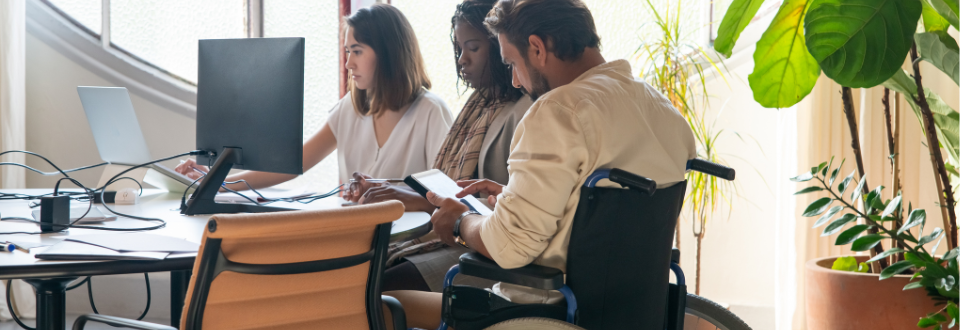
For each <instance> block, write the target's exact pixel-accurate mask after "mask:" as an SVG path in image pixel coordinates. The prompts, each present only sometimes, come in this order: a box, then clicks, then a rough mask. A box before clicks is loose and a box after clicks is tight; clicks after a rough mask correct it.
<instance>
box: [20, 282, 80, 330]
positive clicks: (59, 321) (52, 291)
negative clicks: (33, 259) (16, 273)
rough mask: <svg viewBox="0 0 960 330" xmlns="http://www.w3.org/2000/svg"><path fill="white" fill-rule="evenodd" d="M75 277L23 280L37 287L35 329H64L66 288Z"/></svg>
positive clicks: (65, 320)
mask: <svg viewBox="0 0 960 330" xmlns="http://www.w3.org/2000/svg"><path fill="white" fill-rule="evenodd" d="M75 279H77V278H76V277H59V278H45V279H27V280H23V281H24V282H27V283H28V284H30V285H32V286H33V287H34V288H35V289H37V330H64V329H66V324H67V300H66V288H67V285H68V284H70V282H73V280H75Z"/></svg>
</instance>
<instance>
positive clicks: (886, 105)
mask: <svg viewBox="0 0 960 330" xmlns="http://www.w3.org/2000/svg"><path fill="white" fill-rule="evenodd" d="M880 102H881V103H883V117H884V119H886V120H885V123H886V126H887V150H888V153H887V155H888V156H887V159H889V160H890V172H891V174H892V176H893V177H894V179H893V185H892V188H893V189H892V191H893V192H892V193H891V197H890V198H894V197H896V196H897V192H898V190H899V189H897V187H896V181H897V180H896V178H895V177H896V175H897V174H896V164H895V161H894V155H896V153H897V151H896V142H895V141H896V139H895V138H894V136H893V122H892V120H891V116H890V89H889V88H884V89H883V98H882V99H880ZM893 228H900V224H899V223H897V222H894V226H893ZM895 242H896V241H894V242H892V243H894V244H890V245H892V246H897V244H896V243H895ZM895 262H897V255H892V256H890V263H891V264H892V263H895Z"/></svg>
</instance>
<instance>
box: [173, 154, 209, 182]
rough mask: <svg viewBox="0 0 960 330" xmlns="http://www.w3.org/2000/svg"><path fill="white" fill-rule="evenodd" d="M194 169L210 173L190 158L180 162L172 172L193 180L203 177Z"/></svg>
mask: <svg viewBox="0 0 960 330" xmlns="http://www.w3.org/2000/svg"><path fill="white" fill-rule="evenodd" d="M194 169H198V170H201V171H204V172H209V171H210V169H209V168H207V167H206V166H203V165H199V164H197V161H196V160H193V159H192V158H191V159H187V160H185V161H181V162H180V165H177V167H176V168H174V169H173V170H174V171H176V172H177V173H180V174H183V175H185V176H187V177H188V178H191V179H193V180H196V179H199V178H200V177H201V176H203V174H200V172H197V171H196V170H194Z"/></svg>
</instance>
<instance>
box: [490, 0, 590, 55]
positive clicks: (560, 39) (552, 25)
mask: <svg viewBox="0 0 960 330" xmlns="http://www.w3.org/2000/svg"><path fill="white" fill-rule="evenodd" d="M484 24H485V25H486V26H487V28H488V29H490V31H491V32H492V33H495V34H498V33H503V34H505V35H506V36H507V40H509V41H510V43H511V44H513V45H514V46H516V47H517V50H519V51H520V54H521V55H523V58H524V59H526V58H527V48H529V47H530V41H529V38H530V36H531V35H536V36H538V37H540V39H543V41H544V42H552V46H551V47H552V49H550V51H551V52H553V53H554V55H555V56H556V57H557V58H559V59H560V60H562V61H576V60H578V59H580V56H581V55H583V51H584V49H585V48H587V47H590V48H599V47H600V36H598V35H597V26H596V25H595V24H594V22H593V15H592V14H590V9H587V6H586V5H584V4H583V2H582V1H580V0H500V1H499V2H498V3H497V5H496V6H495V7H494V8H493V10H491V11H490V14H489V15H488V16H487V18H486V20H485V21H484Z"/></svg>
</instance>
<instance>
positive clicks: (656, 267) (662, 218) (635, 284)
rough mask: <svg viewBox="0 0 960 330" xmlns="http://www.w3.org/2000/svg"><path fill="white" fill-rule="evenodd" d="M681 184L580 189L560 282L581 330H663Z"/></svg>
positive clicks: (682, 189)
mask: <svg viewBox="0 0 960 330" xmlns="http://www.w3.org/2000/svg"><path fill="white" fill-rule="evenodd" d="M685 192H686V181H683V182H679V183H677V184H675V185H673V186H671V187H668V188H662V189H657V190H656V193H654V194H653V195H647V194H644V193H641V192H640V191H639V190H637V189H616V188H598V187H583V188H581V192H580V204H579V206H578V207H577V211H576V215H575V217H574V220H573V229H572V232H571V235H570V245H569V247H568V252H567V272H566V274H567V278H566V283H567V286H569V287H570V288H571V289H572V290H573V293H574V294H575V295H576V297H577V305H578V308H579V311H578V315H577V319H578V322H577V324H578V325H579V326H581V327H584V328H586V329H663V327H664V315H665V314H666V308H667V306H666V301H667V292H668V288H669V276H670V275H669V272H670V270H669V269H670V254H671V249H672V247H673V235H674V229H675V228H676V225H677V218H678V217H679V215H680V208H681V207H682V205H683V197H684V194H685Z"/></svg>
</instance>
